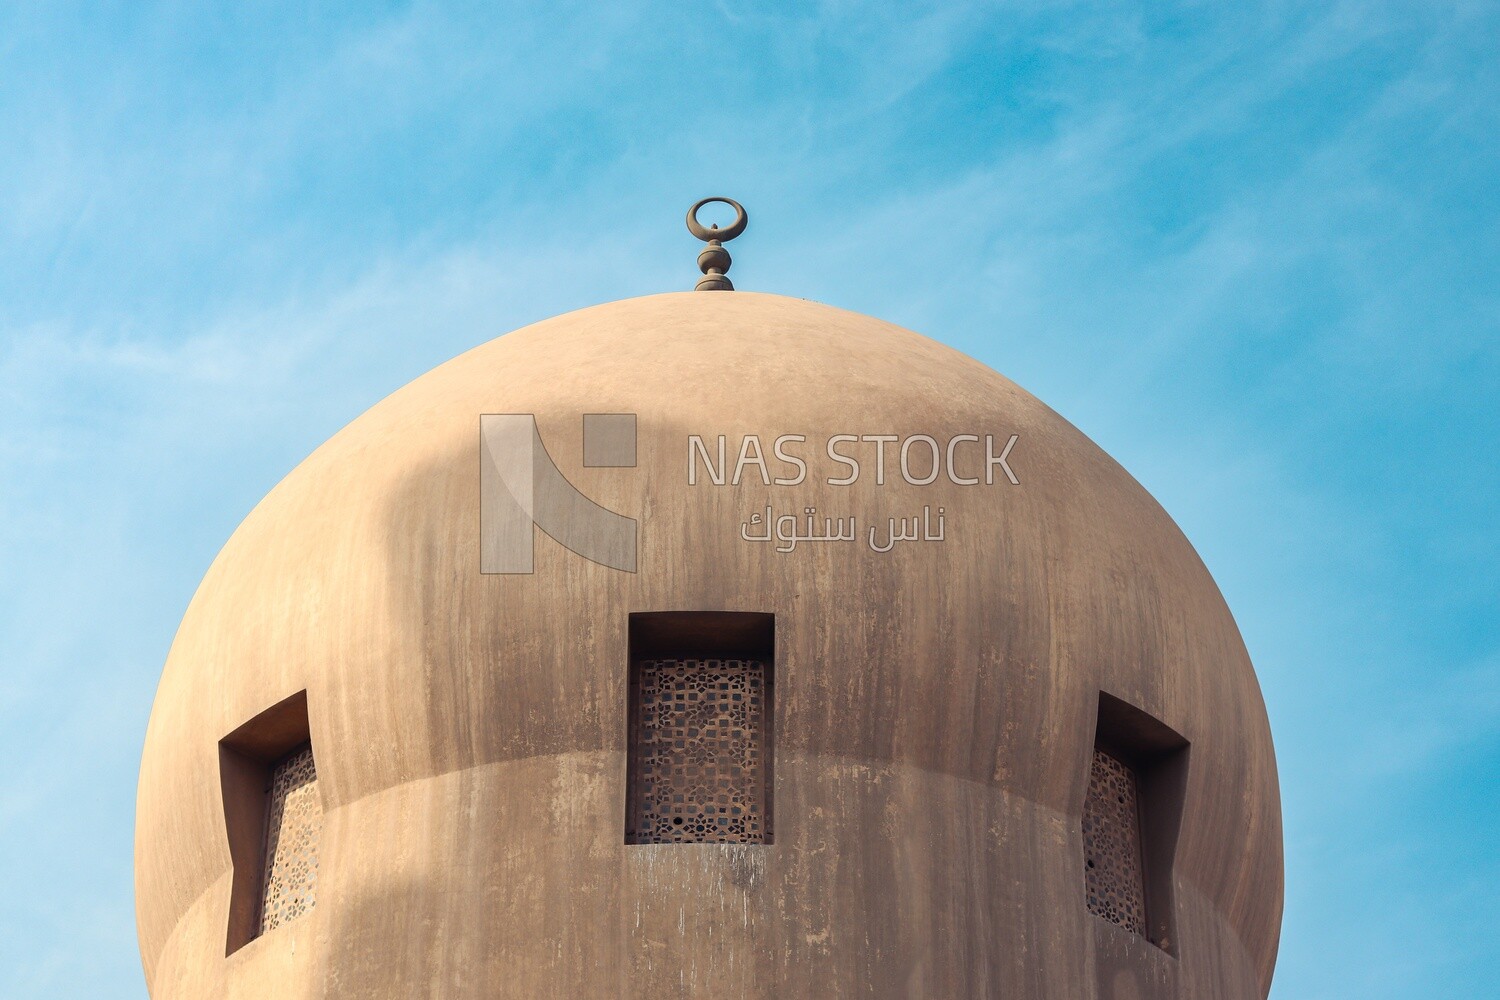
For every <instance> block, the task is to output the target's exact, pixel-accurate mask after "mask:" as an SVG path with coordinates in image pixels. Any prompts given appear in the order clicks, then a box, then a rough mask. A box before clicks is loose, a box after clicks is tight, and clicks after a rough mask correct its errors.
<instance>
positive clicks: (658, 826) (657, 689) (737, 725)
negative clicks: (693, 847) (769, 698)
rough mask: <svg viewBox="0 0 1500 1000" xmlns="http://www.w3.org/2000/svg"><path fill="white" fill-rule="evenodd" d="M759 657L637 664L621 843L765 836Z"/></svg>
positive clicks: (741, 840)
mask: <svg viewBox="0 0 1500 1000" xmlns="http://www.w3.org/2000/svg"><path fill="white" fill-rule="evenodd" d="M766 672H767V664H766V663H765V662H764V661H761V660H735V659H671V660H645V661H642V662H641V663H640V664H638V667H637V670H636V672H635V677H634V685H635V690H634V691H633V692H632V698H631V704H632V716H633V717H632V719H631V727H630V733H631V746H630V752H631V762H630V763H631V766H630V788H629V802H628V805H627V809H626V824H627V828H626V835H625V839H626V843H630V844H691V843H717V844H762V843H766V842H767V841H768V840H769V836H768V834H769V830H768V825H769V824H768V822H767V821H768V809H767V795H768V789H767V780H766V773H767V769H766V756H767V753H768V751H769V747H768V746H767V745H766V743H767V739H766V737H767V726H766V716H767V713H768V712H769V706H768V705H767V703H766V692H767V685H766Z"/></svg>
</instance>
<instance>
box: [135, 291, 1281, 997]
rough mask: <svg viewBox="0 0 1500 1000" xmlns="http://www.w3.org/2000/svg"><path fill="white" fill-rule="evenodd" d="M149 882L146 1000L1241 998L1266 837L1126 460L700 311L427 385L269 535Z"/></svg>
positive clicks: (1261, 751)
mask: <svg viewBox="0 0 1500 1000" xmlns="http://www.w3.org/2000/svg"><path fill="white" fill-rule="evenodd" d="M533 525H535V527H533ZM136 890H137V892H136V895H137V919H138V925H139V936H140V944H141V951H142V955H143V959H144V963H145V969H146V977H147V983H148V986H149V988H150V991H151V995H152V996H153V997H154V998H155V1000H178V998H200V997H201V998H223V997H256V998H263V1000H283V998H323V997H337V998H351V997H372V998H374V997H379V998H387V997H389V998H402V1000H405V998H410V997H443V998H469V997H474V998H478V997H486V998H489V997H507V998H508V997H516V998H521V997H524V998H527V1000H534V998H538V997H632V998H635V997H640V998H649V997H663V998H666V997H672V998H679V997H692V998H699V997H705V998H706V997H714V998H735V1000H740V998H764V1000H771V998H801V997H818V998H845V997H848V998H852V997H881V998H884V997H891V998H895V997H933V998H944V1000H955V998H970V997H973V998H979V997H1001V996H1004V997H1044V996H1045V997H1067V998H1070V1000H1071V998H1100V1000H1103V998H1137V1000H1145V998H1166V997H1173V998H1179V997H1180V998H1184V1000H1186V998H1193V1000H1200V998H1210V997H1214V998H1233V1000H1240V998H1252V997H1255V998H1263V997H1264V996H1265V995H1266V993H1267V991H1268V989H1269V984H1270V980H1271V974H1272V970H1273V967H1274V964H1275V956H1276V948H1277V940H1278V935H1279V928H1280V920H1281V904H1282V855H1281V817H1280V806H1279V793H1278V789H1277V777H1276V764H1275V757H1274V754H1273V750H1272V744H1271V736H1270V730H1269V726H1268V722H1267V718H1266V712H1265V707H1264V704H1263V701H1262V697H1261V694H1260V690H1259V687H1258V685H1257V681H1256V678H1255V674H1254V671H1253V669H1252V666H1251V663H1250V660H1249V658H1248V656H1247V654H1246V651H1245V648H1244V645H1243V642H1242V641H1241V638H1240V635H1239V632H1238V630H1237V628H1236V626H1235V623H1234V620H1233V618H1232V616H1231V614H1230V612H1229V609H1228V608H1227V607H1226V605H1225V603H1224V601H1223V599H1222V597H1221V595H1220V593H1219V591H1218V589H1217V587H1216V586H1215V584H1214V582H1213V579H1212V578H1211V577H1210V575H1209V573H1208V571H1207V570H1206V569H1205V567H1204V566H1203V564H1202V562H1201V561H1200V560H1199V558H1198V556H1197V554H1196V553H1195V552H1194V550H1193V548H1192V546H1191V545H1190V544H1189V543H1188V541H1187V540H1186V539H1185V538H1184V536H1183V534H1182V533H1181V531H1180V530H1179V529H1178V528H1177V526H1176V525H1175V524H1174V523H1173V522H1172V520H1171V519H1170V518H1169V517H1168V516H1167V514H1166V513H1165V512H1164V511H1163V510H1162V509H1161V508H1160V506H1158V505H1157V503H1156V502H1155V501H1154V500H1153V499H1152V498H1151V496H1150V495H1148V494H1147V492H1146V491H1145V490H1144V489H1143V488H1142V487H1141V486H1140V485H1139V484H1138V483H1136V482H1135V480H1133V479H1132V478H1131V477H1130V475H1129V474H1127V473H1126V472H1125V471H1124V470H1123V469H1121V468H1120V466H1119V465H1117V464H1116V463H1115V462H1114V461H1113V460H1111V459H1110V457H1109V456H1108V455H1106V454H1105V453H1104V452H1103V451H1102V450H1100V449H1099V448H1098V447H1097V446H1096V445H1094V444H1093V443H1092V442H1091V441H1089V439H1088V438H1086V437H1085V436H1084V435H1083V434H1082V433H1080V432H1079V431H1078V430H1077V429H1076V428H1074V427H1073V426H1072V425H1071V424H1069V423H1068V422H1067V421H1066V420H1064V419H1063V418H1062V417H1060V416H1059V415H1058V414H1056V413H1054V412H1053V411H1052V410H1051V409H1049V408H1048V407H1047V406H1045V405H1044V404H1043V403H1041V402H1040V401H1038V400H1037V399H1036V398H1034V397H1033V396H1031V395H1029V394H1028V393H1027V392H1025V391H1024V390H1022V389H1021V388H1019V387H1017V386H1016V385H1015V384H1013V383H1012V382H1010V381H1009V380H1007V379H1006V378H1004V377H1003V376H1001V375H999V374H997V373H996V372H994V371H992V370H990V369H989V368H987V367H985V366H984V365H982V364H980V363H978V362H976V361H974V360H973V359H971V358H968V357H966V356H965V355H963V354H961V353H959V352H957V351H955V350H952V349H950V348H948V347H945V346H943V345H941V344H939V343H937V342H935V341H933V340H930V339H927V338H925V337H923V336H920V335H918V334H915V333H912V332H910V331H907V330H904V329H901V328H899V327H896V326H894V325H892V324H889V323H885V322H882V321H880V320H876V319H872V318H870V317H867V316H862V315H857V314H854V313H850V312H846V311H842V310H839V309H835V308H831V307H829V306H825V305H820V304H816V303H812V302H807V301H803V300H798V299H792V298H785V297H781V296H776V295H767V294H756V293H749V292H730V293H723V294H700V293H696V292H688V293H674V294H664V295H653V296H648V297H644V298H637V299H630V300H626V301H620V302H613V303H610V304H607V305H602V306H597V307H594V308H589V309H584V310H581V311H578V312H574V313H569V314H567V315H564V316H560V317H556V318H553V319H549V320H546V321H544V322H540V323H537V324H534V325H532V326H528V327H526V328H524V329H521V330H518V331H515V332H513V333H510V334H507V335H505V336H502V337H499V338H498V339H495V340H493V341H490V342H489V343H486V344H484V345H482V346H480V347H477V348H475V349H473V350H471V351H469V352H468V353H466V354H463V355H462V356H460V357H458V358H455V359H454V360H452V361H449V362H447V363H446V364H443V365H441V366H439V367H438V368H436V369H434V370H433V371H431V372H429V373H427V374H426V375H423V376H422V377H421V378H418V379H417V380H416V381H414V382H412V383H410V384H409V385H407V386H405V387H404V388H402V389H400V390H399V391H397V392H395V393H393V394H392V395H391V396H389V397H388V398H386V399H385V400H383V401H382V402H380V403H379V404H377V405H376V406H374V407H373V408H372V409H370V410H369V411H368V412H366V413H365V414H363V415H362V416H360V417H359V418H358V419H356V420H355V421H354V422H353V423H351V424H350V425H349V426H348V427H346V428H344V429H343V430H342V431H340V432H339V433H338V434H336V435H335V436H334V437H333V438H332V439H330V440H329V441H328V442H327V443H326V444H324V445H323V446H321V447H320V448H318V449H317V450H316V451H315V452H314V453H313V454H312V455H311V456H310V457H308V458H307V460H306V461H304V462H303V463H302V464H301V465H300V466H298V467H297V468H296V469H295V470H294V471H293V472H292V473H291V474H290V475H288V476H287V477H286V478H285V479H284V480H283V481H282V482H281V483H280V484H278V485H277V486H276V487H275V489H273V490H272V491H271V493H270V494H269V495H268V496H267V497H266V498H265V499H264V500H263V501H262V502H261V503H260V504H259V505H258V506H257V507H256V508H255V509H254V511H253V512H251V514H250V515H249V516H248V517H247V518H246V519H245V521H244V523H243V524H241V525H240V527H239V529H238V530H237V531H236V532H235V533H234V535H233V536H232V537H231V538H230V539H229V541H228V543H227V544H226V545H225V547H224V549H223V550H222V552H221V553H220V554H219V556H218V557H217V559H216V560H215V561H214V563H213V565H212V566H211V568H210V569H209V571H208V573H207V575H206V576H205V578H204V580H203V582H202V584H201V586H200V587H199V589H198V591H197V593H196V595H195V596H194V598H193V600H192V602H191V605H190V607H189V608H188V610H187V613H186V615H185V617H184V619H183V622H182V624H181V628H180V630H179V631H178V634H177V637H176V640H175V642H174V643H173V646H172V650H171V653H170V655H169V657H168V660H167V663H166V666H165V670H164V672H163V675H162V679H161V682H160V687H159V689H158V692H157V696H156V701H155V705H154V708H153V711H152V715H151V721H150V727H149V731H148V734H147V737H146V743H145V750H144V757H143V761H142V766H141V776H140V787H139V796H138V810H137V827H136Z"/></svg>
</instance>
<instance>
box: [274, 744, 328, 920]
mask: <svg viewBox="0 0 1500 1000" xmlns="http://www.w3.org/2000/svg"><path fill="white" fill-rule="evenodd" d="M266 795H267V803H266V809H267V816H266V843H265V848H264V857H265V874H264V876H263V877H262V879H261V891H260V933H262V934H264V933H266V932H267V931H273V930H275V929H276V928H278V927H280V926H281V925H282V924H284V923H288V922H290V921H292V920H295V919H297V918H298V917H300V916H302V914H303V913H304V912H306V911H307V910H310V909H312V907H313V905H314V904H315V903H316V902H317V901H318V899H317V889H318V841H319V839H320V838H321V837H322V834H323V805H322V803H321V802H319V801H318V769H317V766H316V765H315V764H314V762H313V752H312V747H311V746H306V747H303V748H302V749H301V750H298V751H297V752H296V753H293V754H289V755H288V756H287V757H286V758H285V759H284V760H282V761H281V763H279V764H277V765H276V767H275V768H273V769H272V771H271V787H270V788H269V789H268V790H267V791H266Z"/></svg>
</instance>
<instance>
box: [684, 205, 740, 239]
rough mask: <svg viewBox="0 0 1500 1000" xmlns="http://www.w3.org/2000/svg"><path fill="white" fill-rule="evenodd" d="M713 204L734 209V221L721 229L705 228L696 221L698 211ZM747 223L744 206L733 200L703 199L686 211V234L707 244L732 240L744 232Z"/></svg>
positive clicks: (715, 227)
mask: <svg viewBox="0 0 1500 1000" xmlns="http://www.w3.org/2000/svg"><path fill="white" fill-rule="evenodd" d="M714 202H719V203H720V204H724V205H728V206H729V207H730V208H732V209H734V221H733V222H731V223H730V224H729V225H728V226H726V227H724V228H723V229H720V228H719V227H718V226H708V227H705V226H704V225H703V223H701V222H699V221H698V210H699V209H701V208H702V207H703V206H704V205H711V204H713V203H714ZM749 221H750V219H749V216H747V215H746V214H745V208H744V206H743V205H741V204H740V203H739V202H737V201H735V200H734V199H733V198H704V199H703V200H702V201H699V202H697V203H696V204H694V205H693V207H692V208H690V209H688V214H687V227H688V232H690V233H692V234H693V235H694V236H696V237H698V238H699V239H700V240H703V241H704V242H707V241H709V240H718V241H719V242H721V243H723V242H727V241H729V240H732V239H734V238H735V237H736V236H738V235H739V234H740V233H743V232H744V231H745V224H746V223H747V222H749Z"/></svg>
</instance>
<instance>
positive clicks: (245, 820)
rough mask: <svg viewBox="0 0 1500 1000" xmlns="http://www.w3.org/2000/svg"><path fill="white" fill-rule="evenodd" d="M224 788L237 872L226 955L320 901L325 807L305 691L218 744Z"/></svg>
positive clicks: (278, 704) (225, 813)
mask: <svg viewBox="0 0 1500 1000" xmlns="http://www.w3.org/2000/svg"><path fill="white" fill-rule="evenodd" d="M219 785H220V793H221V796H222V798H223V803H224V827H225V833H226V834H227V836H228V839H229V857H230V860H231V862H232V863H233V866H234V873H233V881H232V885H231V889H230V898H229V928H228V940H227V942H226V945H225V954H226V955H228V954H233V953H234V952H236V951H238V950H239V949H240V948H243V947H244V946H245V945H247V944H249V943H250V942H251V941H253V940H255V939H256V938H257V937H259V936H260V935H262V934H265V933H267V932H269V931H273V930H275V929H276V928H278V927H281V926H283V925H285V924H287V923H289V922H291V921H292V920H295V919H296V918H298V917H300V916H302V915H303V914H304V913H306V912H307V911H308V910H310V909H312V908H313V906H314V904H315V903H316V902H317V881H318V847H319V841H320V840H321V838H322V833H323V801H322V798H321V796H320V795H319V790H318V771H317V764H316V762H315V760H314V757H313V747H312V742H311V738H310V732H309V727H308V719H307V692H305V691H300V692H298V693H297V694H294V695H292V696H291V697H290V698H287V699H286V700H284V701H281V702H279V703H277V704H275V705H273V706H271V707H270V708H268V709H266V710H265V711H264V712H261V713H260V714H259V715H257V716H256V717H255V718H253V719H251V720H250V721H249V722H246V723H245V724H244V725H242V726H240V727H239V728H238V729H236V730H235V731H234V732H232V733H230V734H229V735H228V736H226V737H224V738H223V739H222V740H220V741H219Z"/></svg>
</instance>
